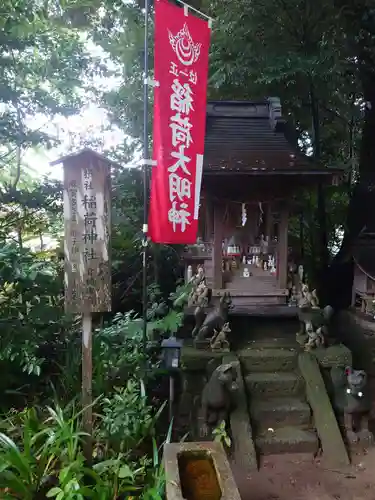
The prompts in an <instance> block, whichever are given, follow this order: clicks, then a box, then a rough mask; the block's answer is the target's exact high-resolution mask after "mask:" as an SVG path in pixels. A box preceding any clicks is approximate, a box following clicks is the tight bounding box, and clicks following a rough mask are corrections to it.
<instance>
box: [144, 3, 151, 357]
mask: <svg viewBox="0 0 375 500" xmlns="http://www.w3.org/2000/svg"><path fill="white" fill-rule="evenodd" d="M149 10H150V0H145V32H144V35H145V38H144V78H143V228H142V231H143V241H142V249H143V255H142V272H143V275H142V308H143V335H142V338H143V350H144V352H146V344H147V298H148V294H147V250H148V240H147V233H148V224H147V222H148V221H147V219H148V210H147V201H148V172H147V168H148V165H147V164H148V163H149V162H148V160H149V148H148V85H149V74H148V72H149V66H148V18H149Z"/></svg>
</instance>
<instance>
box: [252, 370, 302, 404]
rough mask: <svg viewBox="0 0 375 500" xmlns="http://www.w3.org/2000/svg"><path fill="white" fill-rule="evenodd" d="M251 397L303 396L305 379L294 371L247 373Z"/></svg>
mask: <svg viewBox="0 0 375 500" xmlns="http://www.w3.org/2000/svg"><path fill="white" fill-rule="evenodd" d="M245 382H246V387H247V390H248V394H249V395H250V399H261V398H262V399H266V400H268V399H270V398H280V397H286V398H288V397H289V398H290V397H296V396H302V395H303V393H304V381H303V379H302V377H301V376H300V375H297V374H296V373H293V372H255V373H250V374H248V375H246V377H245Z"/></svg>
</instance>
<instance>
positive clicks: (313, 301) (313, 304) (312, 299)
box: [298, 283, 319, 309]
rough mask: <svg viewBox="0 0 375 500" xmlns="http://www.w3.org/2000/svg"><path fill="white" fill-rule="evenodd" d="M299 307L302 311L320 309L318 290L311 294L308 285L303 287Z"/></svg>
mask: <svg viewBox="0 0 375 500" xmlns="http://www.w3.org/2000/svg"><path fill="white" fill-rule="evenodd" d="M298 306H299V307H300V308H301V309H305V308H312V309H319V299H318V296H317V294H316V290H313V291H312V292H310V289H309V286H308V285H307V284H306V283H305V284H303V285H302V286H301V295H300V299H299V304H298Z"/></svg>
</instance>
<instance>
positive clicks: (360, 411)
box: [331, 367, 374, 444]
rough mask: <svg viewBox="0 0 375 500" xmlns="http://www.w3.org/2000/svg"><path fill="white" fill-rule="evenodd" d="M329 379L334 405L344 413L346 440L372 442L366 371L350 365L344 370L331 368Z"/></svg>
mask: <svg viewBox="0 0 375 500" xmlns="http://www.w3.org/2000/svg"><path fill="white" fill-rule="evenodd" d="M331 379H332V383H333V386H334V390H335V406H336V408H337V409H338V410H339V411H343V413H344V425H345V434H346V437H347V439H348V442H349V443H352V444H355V443H357V442H358V441H361V442H365V443H366V444H372V443H373V441H374V437H373V435H372V433H371V432H370V430H369V417H370V410H371V397H370V392H369V387H368V380H367V374H366V372H365V371H364V370H354V369H353V368H351V367H346V368H345V370H344V369H343V368H332V369H331Z"/></svg>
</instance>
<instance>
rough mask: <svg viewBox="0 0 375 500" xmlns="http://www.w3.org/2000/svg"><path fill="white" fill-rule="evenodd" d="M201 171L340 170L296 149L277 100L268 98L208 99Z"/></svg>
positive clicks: (317, 172)
mask: <svg viewBox="0 0 375 500" xmlns="http://www.w3.org/2000/svg"><path fill="white" fill-rule="evenodd" d="M295 144H296V141H295ZM204 173H205V175H206V174H212V175H226V174H229V173H230V174H232V175H233V174H236V173H237V174H248V175H269V174H289V175H301V174H306V175H309V174H310V175H311V174H312V175H314V176H317V175H318V176H319V177H320V176H333V175H337V174H338V175H340V174H342V171H341V169H337V168H326V167H324V166H322V165H319V164H317V163H316V162H314V161H313V159H312V158H310V157H308V156H306V155H304V154H302V153H301V152H299V151H298V147H297V146H296V145H293V141H292V140H291V138H290V134H289V136H288V133H287V125H286V122H285V120H284V119H283V118H282V116H281V105H280V100H279V99H278V98H268V99H265V100H263V101H258V102H252V101H209V102H208V105H207V122H206V139H205V159H204Z"/></svg>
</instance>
